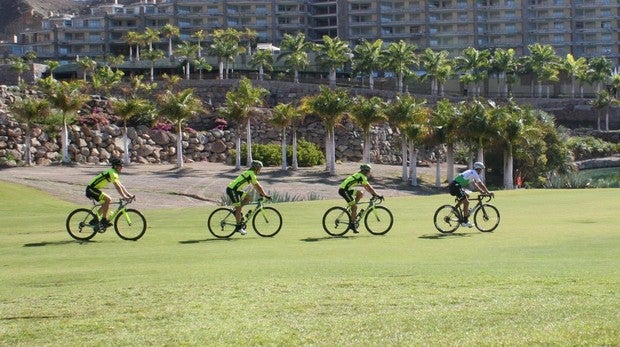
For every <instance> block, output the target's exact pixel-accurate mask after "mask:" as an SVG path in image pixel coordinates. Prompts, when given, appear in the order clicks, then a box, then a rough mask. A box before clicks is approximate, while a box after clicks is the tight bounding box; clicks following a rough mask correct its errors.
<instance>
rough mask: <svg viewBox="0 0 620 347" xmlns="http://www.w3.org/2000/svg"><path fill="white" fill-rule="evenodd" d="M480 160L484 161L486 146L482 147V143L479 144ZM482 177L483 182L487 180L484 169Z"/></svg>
mask: <svg viewBox="0 0 620 347" xmlns="http://www.w3.org/2000/svg"><path fill="white" fill-rule="evenodd" d="M478 161H479V162H481V163H484V148H483V147H482V144H480V145H479V146H478ZM480 178H482V181H483V182H486V179H485V170H482V174H480Z"/></svg>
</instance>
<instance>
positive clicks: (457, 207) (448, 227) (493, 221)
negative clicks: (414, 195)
mask: <svg viewBox="0 0 620 347" xmlns="http://www.w3.org/2000/svg"><path fill="white" fill-rule="evenodd" d="M492 198H493V195H489V194H478V196H477V197H475V198H474V199H470V203H471V202H474V201H476V203H475V204H474V206H473V207H470V209H469V216H470V217H471V216H473V220H474V225H475V226H476V228H477V229H478V230H480V231H482V232H491V231H493V230H495V228H497V226H498V225H499V210H498V209H497V207H495V206H493V205H491V204H489V203H488V202H489V201H491V199H492ZM455 201H456V203H455V204H454V205H443V206H441V207H439V208H438V209H437V211H436V212H435V217H433V221H434V222H435V228H437V230H439V231H440V232H442V233H444V234H449V233H453V232H454V231H455V230H456V229H458V228H459V226H461V223H462V222H463V212H462V207H461V202H460V201H459V200H458V199H456V200H455Z"/></svg>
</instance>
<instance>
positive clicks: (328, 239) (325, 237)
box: [299, 234, 380, 242]
mask: <svg viewBox="0 0 620 347" xmlns="http://www.w3.org/2000/svg"><path fill="white" fill-rule="evenodd" d="M371 236H373V235H360V234H350V235H342V236H323V237H307V238H305V239H300V240H299V241H302V242H319V241H330V240H347V239H357V238H360V237H371ZM374 236H380V235H374Z"/></svg>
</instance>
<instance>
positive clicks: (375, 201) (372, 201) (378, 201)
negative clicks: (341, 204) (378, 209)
mask: <svg viewBox="0 0 620 347" xmlns="http://www.w3.org/2000/svg"><path fill="white" fill-rule="evenodd" d="M381 202H383V200H382V199H379V198H377V197H374V196H373V197H372V198H370V200H368V201H360V202H358V203H357V205H358V206H360V209H359V212H358V214H357V217H356V218H355V221H356V222H359V221H361V220H362V218H363V217H364V216H365V215H366V214H367V213H368V211H372V210H374V208H375V206H377V205H380V204H381ZM361 205H368V207H367V208H362V207H361ZM347 212H349V213H350V212H351V205H347Z"/></svg>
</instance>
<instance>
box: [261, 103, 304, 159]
mask: <svg viewBox="0 0 620 347" xmlns="http://www.w3.org/2000/svg"><path fill="white" fill-rule="evenodd" d="M300 117H301V113H300V112H299V109H298V108H297V107H295V106H294V105H293V104H290V103H289V104H277V105H276V106H275V107H274V108H273V113H272V115H271V118H270V119H269V121H270V122H271V123H272V124H274V125H276V126H279V127H280V128H282V133H281V144H282V171H286V170H287V169H288V165H287V162H286V130H287V128H288V127H289V126H291V125H292V124H294V123H295V120H296V119H299V118H300ZM291 145H292V146H291V147H292V148H293V159H294V160H293V161H296V157H297V136H296V134H295V132H293V139H292V143H291Z"/></svg>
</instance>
